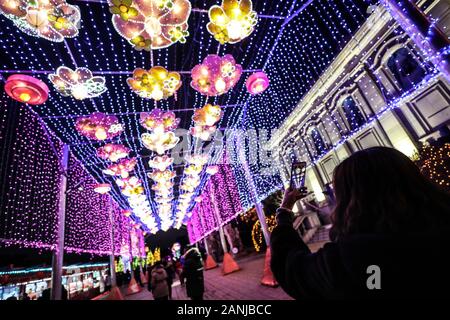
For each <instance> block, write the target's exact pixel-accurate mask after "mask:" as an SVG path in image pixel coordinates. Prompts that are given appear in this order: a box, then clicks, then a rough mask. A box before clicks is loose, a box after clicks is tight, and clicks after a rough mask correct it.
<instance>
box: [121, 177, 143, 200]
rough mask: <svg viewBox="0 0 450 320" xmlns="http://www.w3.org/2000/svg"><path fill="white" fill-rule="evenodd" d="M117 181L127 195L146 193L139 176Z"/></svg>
mask: <svg viewBox="0 0 450 320" xmlns="http://www.w3.org/2000/svg"><path fill="white" fill-rule="evenodd" d="M116 183H117V185H118V186H119V187H120V189H121V191H122V194H123V195H125V196H127V197H132V196H136V195H140V194H143V193H144V187H143V186H142V182H141V180H140V179H139V178H137V177H129V178H123V179H117V180H116Z"/></svg>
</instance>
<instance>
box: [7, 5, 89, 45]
mask: <svg viewBox="0 0 450 320" xmlns="http://www.w3.org/2000/svg"><path fill="white" fill-rule="evenodd" d="M0 13H2V14H3V15H4V16H5V17H6V18H8V19H10V20H12V21H13V22H14V24H15V25H16V26H17V27H18V28H19V29H20V30H22V31H23V32H25V33H27V34H29V35H31V36H34V37H41V38H44V39H47V40H50V41H55V42H62V41H64V38H73V37H76V36H77V35H78V29H79V27H80V18H81V16H80V9H79V8H78V7H77V6H73V5H70V4H68V3H67V2H66V1H65V0H32V1H31V0H4V1H0Z"/></svg>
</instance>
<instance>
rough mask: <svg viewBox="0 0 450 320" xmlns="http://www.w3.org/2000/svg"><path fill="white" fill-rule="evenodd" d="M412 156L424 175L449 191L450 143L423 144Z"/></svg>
mask: <svg viewBox="0 0 450 320" xmlns="http://www.w3.org/2000/svg"><path fill="white" fill-rule="evenodd" d="M414 158H415V162H416V164H417V165H418V167H419V168H420V171H421V172H422V173H423V174H424V175H425V176H426V177H428V178H429V179H430V180H431V181H433V182H434V183H436V184H437V185H439V186H440V187H441V188H442V189H444V190H446V191H447V192H450V143H448V142H447V143H442V144H440V145H439V144H437V145H426V146H423V147H422V148H421V149H420V151H419V153H418V154H416V155H415V157H414Z"/></svg>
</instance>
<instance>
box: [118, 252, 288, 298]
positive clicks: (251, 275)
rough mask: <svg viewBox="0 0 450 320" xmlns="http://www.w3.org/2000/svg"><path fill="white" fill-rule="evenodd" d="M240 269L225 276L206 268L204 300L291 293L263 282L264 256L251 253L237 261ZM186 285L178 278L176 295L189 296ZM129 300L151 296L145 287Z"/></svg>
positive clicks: (264, 296) (175, 296) (130, 296)
mask: <svg viewBox="0 0 450 320" xmlns="http://www.w3.org/2000/svg"><path fill="white" fill-rule="evenodd" d="M238 264H239V267H240V268H241V270H240V271H237V272H234V273H231V274H228V275H226V276H223V275H222V274H221V268H220V267H219V268H216V269H212V270H208V271H205V294H204V299H205V300H255V299H256V300H288V299H290V297H289V296H288V295H287V294H285V293H284V292H283V290H282V289H281V288H270V287H266V286H262V285H260V280H261V277H262V272H263V267H264V256H263V255H258V256H252V257H248V258H245V259H241V260H239V261H238ZM185 289H186V288H185V287H182V286H181V285H180V282H179V281H176V282H175V283H174V285H173V299H174V300H187V299H188V298H187V297H186V293H185ZM125 299H127V300H152V299H153V297H152V294H151V293H150V292H149V291H148V290H147V289H146V288H143V290H142V291H141V292H140V293H136V294H133V295H129V296H126V297H125Z"/></svg>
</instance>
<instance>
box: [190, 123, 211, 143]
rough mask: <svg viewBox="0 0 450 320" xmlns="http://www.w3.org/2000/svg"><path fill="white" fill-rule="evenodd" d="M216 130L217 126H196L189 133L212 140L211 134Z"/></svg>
mask: <svg viewBox="0 0 450 320" xmlns="http://www.w3.org/2000/svg"><path fill="white" fill-rule="evenodd" d="M214 132H216V127H215V126H211V127H210V126H194V127H191V128H190V129H189V133H190V134H191V135H192V136H193V137H194V138H198V139H200V140H203V141H208V140H211V136H212V135H213V134H214Z"/></svg>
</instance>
